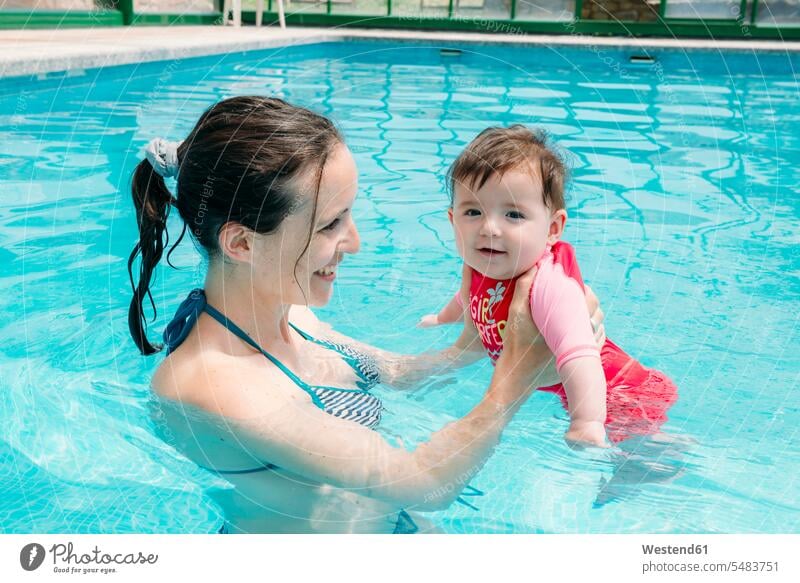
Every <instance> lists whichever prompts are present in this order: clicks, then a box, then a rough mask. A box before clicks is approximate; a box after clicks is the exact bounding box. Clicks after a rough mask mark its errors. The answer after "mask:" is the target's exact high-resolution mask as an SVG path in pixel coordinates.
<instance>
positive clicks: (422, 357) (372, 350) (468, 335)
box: [309, 265, 486, 389]
mask: <svg viewBox="0 0 800 583" xmlns="http://www.w3.org/2000/svg"><path fill="white" fill-rule="evenodd" d="M471 277H472V272H471V270H470V268H469V267H468V266H467V265H464V266H463V268H462V278H461V289H460V290H459V294H460V295H461V299H462V305H467V298H468V297H469V282H470V281H471ZM309 312H310V310H309ZM315 326H316V328H317V331H318V334H320V335H321V336H322V337H324V338H327V339H329V340H332V341H334V342H338V343H340V344H347V345H349V346H352V347H353V348H356V349H357V350H360V351H361V352H364V353H365V354H368V355H369V356H371V357H372V358H373V359H374V360H375V362H376V363H377V364H378V368H379V370H380V372H381V380H382V382H383V383H384V384H387V385H390V386H393V387H395V388H402V389H405V388H413V387H416V386H418V385H419V383H420V382H421V381H424V380H425V379H426V378H428V377H430V376H431V375H434V374H441V373H444V372H447V371H448V370H451V369H454V368H461V367H463V366H467V365H469V364H472V363H474V362H476V361H477V360H479V359H481V358H484V357H485V356H486V352H485V350H484V348H483V344H482V343H481V339H480V336H478V331H477V329H476V328H475V324H474V323H473V322H472V319H471V318H469V317H464V328H463V329H462V331H461V334H460V335H459V337H458V339H457V340H456V341H455V342H454V343H453V344H452V345H451V346H448V347H447V348H445V349H443V350H433V351H429V352H423V353H420V354H400V353H396V352H391V351H388V350H383V349H380V348H376V347H374V346H370V345H368V344H364V343H362V342H359V341H358V340H354V339H353V338H350V337H348V336H345V335H344V334H341V333H339V332H337V331H335V330H334V329H333V328H332V327H331V326H330V325H328V324H326V323H323V322H320V321H319V320H316V323H315Z"/></svg>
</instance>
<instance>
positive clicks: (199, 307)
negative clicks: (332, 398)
mask: <svg viewBox="0 0 800 583" xmlns="http://www.w3.org/2000/svg"><path fill="white" fill-rule="evenodd" d="M200 312H206V313H207V314H208V315H209V316H211V317H212V318H214V319H215V320H216V321H217V322H219V323H220V324H222V325H223V326H225V328H227V329H228V330H229V331H231V332H233V334H235V335H236V336H238V337H239V338H240V339H241V340H244V341H245V342H247V344H249V345H250V346H252V347H253V348H255V349H256V350H258V351H259V352H260V353H261V354H263V355H264V356H265V357H266V358H267V360H269V361H270V362H271V363H272V364H274V365H275V366H277V367H278V368H279V369H280V370H281V372H283V373H284V374H285V375H286V376H287V377H289V378H290V379H291V380H292V381H293V382H294V383H295V384H296V385H297V386H298V387H300V388H301V389H303V390H304V391H305V392H306V393H308V395H309V396H310V397H311V400H312V401H313V402H314V404H315V405H316V406H317V407H319V408H320V409H324V408H325V407H324V406H323V404H322V401H321V400H320V398H319V397H318V396H317V394H316V393H315V392H314V391H313V390H311V388H310V387H309V386H308V385H307V384H306V383H305V382H303V380H302V379H301V378H300V377H298V376H297V375H296V374H294V373H293V372H292V371H291V370H289V369H288V368H287V367H286V366H284V364H283V363H282V362H281V361H280V360H278V359H277V358H275V357H274V356H272V355H271V354H270V353H269V352H267V351H266V350H264V349H263V348H261V347H260V346H259V345H258V344H256V342H255V341H254V340H253V339H252V338H250V336H248V335H247V333H246V332H245V331H244V330H242V329H241V328H239V326H237V325H236V324H234V323H233V322H231V321H230V320H229V319H228V317H227V316H226V315H225V314H223V313H222V312H220V311H219V310H217V309H215V308H214V307H212V306H210V305H208V302H207V301H206V294H205V292H204V291H203V290H202V289H199V288H198V289H195V290H192V292H191V293H190V294H189V297H187V298H186V299H185V300H184V301H183V303H181V305H180V306H179V307H178V311H177V312H176V313H175V317H174V318H173V319H172V321H171V322H170V323H169V325H168V326H167V328H166V330H164V343H165V344H166V345H167V354H169V353H170V352H172V351H173V350H175V349H176V348H177V347H178V346H179V345H180V343H181V342H183V341H184V340H185V339H186V337H187V336H188V335H189V332H191V331H192V328H193V327H194V325H195V323H196V322H197V319H198V318H199V317H200Z"/></svg>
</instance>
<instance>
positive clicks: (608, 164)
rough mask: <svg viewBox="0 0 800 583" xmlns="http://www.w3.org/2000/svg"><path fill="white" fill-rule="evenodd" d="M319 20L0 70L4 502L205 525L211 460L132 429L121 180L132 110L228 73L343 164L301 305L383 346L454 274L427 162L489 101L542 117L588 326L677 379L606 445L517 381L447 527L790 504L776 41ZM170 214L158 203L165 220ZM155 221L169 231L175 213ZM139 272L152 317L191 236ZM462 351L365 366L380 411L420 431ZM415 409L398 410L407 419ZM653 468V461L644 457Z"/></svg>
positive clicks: (568, 523) (616, 522)
mask: <svg viewBox="0 0 800 583" xmlns="http://www.w3.org/2000/svg"><path fill="white" fill-rule="evenodd" d="M440 48H441V47H440V46H430V44H426V43H423V42H419V43H405V44H388V43H381V42H360V43H355V42H341V43H329V44H317V45H309V46H304V47H295V48H286V49H271V50H269V51H259V52H250V53H239V54H230V55H227V56H224V57H207V58H200V59H190V60H183V61H169V62H160V63H151V64H144V65H139V66H125V67H116V68H111V69H106V70H104V71H94V70H92V71H83V72H77V73H73V74H71V75H68V76H64V75H54V76H47V78H44V79H39V80H32V79H21V80H20V79H17V80H7V81H3V82H0V128H2V129H0V131H2V140H0V148H2V153H0V162H1V163H2V170H0V188H1V189H2V190H1V192H2V197H0V261H2V265H3V271H2V275H0V291H1V292H2V293H0V306H2V313H3V317H2V320H0V321H1V322H2V326H0V334H1V336H0V388H1V389H2V391H0V421H1V422H0V428H1V429H0V432H1V433H0V475H2V476H3V477H4V479H3V480H2V481H0V531H2V532H6V533H11V532H13V533H22V532H75V533H87V532H146V533H149V532H165V533H167V532H212V531H214V530H216V528H217V527H218V524H219V509H218V508H217V507H215V505H214V504H213V503H212V502H211V501H210V499H209V498H208V497H207V496H206V495H205V494H204V488H206V487H208V486H210V485H214V484H216V485H224V484H221V483H220V481H219V479H218V478H215V477H213V476H210V475H208V474H206V473H205V472H203V471H201V470H199V469H198V468H196V467H195V466H194V465H193V464H192V463H190V462H188V461H187V460H185V459H183V458H182V457H181V456H180V455H178V454H176V453H175V452H174V451H172V450H171V449H170V448H168V447H167V446H166V445H164V444H163V443H162V442H160V441H159V440H158V439H157V438H156V437H155V436H154V434H153V431H152V429H151V426H150V422H149V421H148V414H147V398H148V388H147V384H148V381H149V377H150V374H151V372H152V371H153V369H154V368H155V366H156V365H157V362H158V357H156V358H152V359H145V358H142V357H139V356H138V353H137V351H136V349H135V347H134V345H133V343H132V342H131V340H130V338H129V336H128V331H127V306H128V302H129V299H130V287H129V283H128V280H127V273H126V270H125V261H126V260H127V257H128V254H129V253H130V250H131V248H132V246H133V244H134V242H135V239H136V232H135V221H134V218H133V209H132V205H131V203H130V194H129V188H128V181H129V177H130V173H131V172H132V170H133V167H134V166H135V164H136V162H137V161H138V156H139V151H140V148H141V147H142V146H143V145H144V144H145V143H146V142H147V141H148V140H150V139H151V138H152V137H154V136H157V135H161V136H163V137H166V138H169V139H181V138H183V137H184V136H185V135H186V134H187V133H188V131H189V129H190V128H191V126H192V124H193V123H194V121H195V120H196V119H197V116H198V114H199V113H200V112H201V111H202V110H203V109H205V108H206V107H207V106H208V105H210V104H211V103H213V102H214V101H216V100H218V99H220V98H223V97H228V96H232V95H236V94H244V93H264V94H276V95H279V96H283V97H285V98H287V99H290V100H292V101H295V102H297V103H299V104H303V105H307V106H310V107H312V108H313V109H316V110H317V111H320V112H322V113H324V114H327V115H330V116H332V117H333V118H334V119H336V120H337V121H338V122H339V124H340V125H341V127H342V129H343V131H344V133H345V135H346V138H347V140H348V143H349V145H350V147H351V149H352V150H353V151H354V153H355V156H356V159H357V162H358V166H359V170H360V183H361V194H360V198H359V201H358V204H357V208H356V209H355V215H356V219H357V223H358V225H359V228H360V231H361V235H362V239H363V244H362V251H361V253H360V254H359V255H357V256H355V257H352V258H349V259H348V260H347V261H346V265H345V266H344V267H343V269H342V270H341V273H340V276H339V280H338V282H337V287H336V289H335V296H334V300H333V302H332V303H331V305H330V306H329V307H327V308H326V309H325V310H324V311H323V313H324V315H325V317H326V318H328V319H329V320H330V321H332V322H333V323H334V325H336V326H337V327H338V328H340V329H341V330H342V331H343V332H345V333H348V334H351V335H353V336H355V337H358V338H360V339H363V340H365V341H368V342H372V343H374V344H377V345H379V346H383V347H386V348H390V349H393V350H398V351H412V352H416V351H418V350H420V349H422V348H425V347H438V346H442V345H443V344H444V343H445V342H447V341H449V340H452V339H453V338H454V337H455V336H456V334H457V330H456V329H454V328H452V327H451V328H440V329H435V330H426V331H418V330H415V329H414V324H415V323H416V321H417V319H418V318H419V316H420V315H422V314H424V313H428V312H431V311H433V310H435V309H436V308H437V307H439V306H440V305H441V304H442V303H443V302H444V301H446V299H447V298H449V297H450V295H451V294H452V293H453V291H454V290H455V289H456V287H457V285H458V284H457V275H458V273H459V264H458V260H457V257H456V255H455V251H454V245H453V237H452V235H451V230H450V227H449V224H448V221H447V217H446V214H445V207H446V202H447V199H446V196H445V194H444V180H443V176H444V172H445V169H446V168H447V166H448V165H449V163H450V162H451V161H452V160H453V158H454V157H455V155H456V154H457V152H458V151H459V150H460V148H461V147H463V145H464V144H465V143H466V142H468V141H469V140H470V139H471V138H472V137H473V136H474V135H475V134H476V133H477V132H478V131H480V130H481V129H483V128H484V127H485V126H487V125H489V124H510V123H513V122H522V123H531V124H537V125H541V126H544V127H545V128H547V129H548V130H549V131H550V132H551V133H552V135H553V136H554V137H555V138H556V139H557V140H558V142H559V143H560V145H561V146H562V147H563V148H564V149H565V150H566V151H567V152H568V155H569V159H570V161H571V164H572V167H573V168H574V181H573V185H572V188H571V190H570V193H569V213H570V216H571V221H570V222H569V224H568V226H567V232H566V239H567V240H569V241H570V242H572V243H573V244H574V245H575V246H576V249H577V252H578V256H579V258H580V260H581V265H582V270H583V274H584V277H585V278H586V280H587V281H588V282H589V283H590V284H591V285H592V286H593V288H594V289H595V290H596V291H597V293H598V295H599V296H600V297H601V299H602V302H603V308H604V310H605V312H606V314H607V331H608V334H609V336H610V337H611V338H613V339H614V340H615V341H617V342H618V343H619V344H620V345H621V346H623V347H624V348H625V349H626V350H627V351H628V352H630V353H631V354H632V355H634V356H637V357H638V358H639V359H640V360H641V361H642V362H643V363H644V364H646V365H648V366H654V367H657V368H659V369H661V370H664V371H665V372H667V373H668V374H669V375H671V376H672V378H673V379H674V380H675V381H676V383H677V384H678V386H679V389H680V398H679V401H678V403H677V404H676V405H675V406H674V407H673V408H672V410H671V412H670V420H669V422H668V423H667V424H666V425H665V427H664V430H665V432H666V433H668V434H670V435H671V436H672V437H673V438H674V443H672V444H670V445H668V446H652V447H648V448H647V449H646V450H645V451H640V452H638V453H637V454H636V456H635V459H633V461H632V462H630V463H628V464H625V465H624V466H621V465H620V464H618V463H614V462H613V460H610V459H609V458H599V457H598V456H593V455H589V454H580V455H579V454H575V453H573V452H572V451H570V450H569V449H568V448H567V447H566V446H565V445H564V444H563V441H562V439H561V435H562V433H563V431H564V430H565V428H566V424H565V419H566V416H565V413H564V412H563V410H562V409H561V407H560V405H559V404H558V402H557V399H556V398H555V397H554V396H553V395H548V394H537V395H535V396H534V397H533V398H532V399H531V400H530V401H529V403H528V404H526V406H525V407H524V409H523V411H522V413H521V414H520V415H518V417H517V418H516V419H515V420H514V422H513V423H512V425H511V426H510V427H509V429H508V430H507V432H506V434H505V435H504V438H503V444H502V446H501V447H500V448H499V449H498V451H497V454H496V455H495V456H494V457H493V458H492V459H491V460H490V461H489V463H488V464H487V465H486V467H485V468H484V469H483V470H482V471H481V472H480V474H479V475H478V476H477V477H476V479H475V480H474V481H473V482H472V485H473V486H474V487H476V488H478V489H479V490H480V491H482V492H483V493H484V495H483V496H478V497H470V498H468V500H469V502H470V503H471V504H472V505H473V506H475V508H476V509H473V508H469V507H467V506H461V505H455V506H453V507H452V508H450V509H448V510H446V511H443V512H438V513H435V514H433V515H431V516H432V519H433V521H434V522H435V523H436V524H437V525H439V526H440V527H441V528H442V529H443V530H445V531H447V532H459V533H460V532H471V533H474V532H609V533H617V532H620V533H621V532H684V533H694V532H712V533H718V532H719V533H724V532H781V533H789V532H792V533H795V532H798V530H800V487H798V483H797V476H798V474H800V445H799V444H798V433H797V428H798V427H800V412H799V411H798V400H797V390H796V388H797V381H798V371H799V370H800V367H798V357H797V354H798V350H799V349H800V341H799V339H798V332H797V330H798V315H797V314H798V312H800V310H798V308H800V302H799V301H798V300H800V255H798V252H797V245H798V236H797V233H798V228H800V219H799V218H798V217H800V201H798V199H797V196H796V184H798V183H800V170H799V169H798V168H800V137H798V136H800V131H798V130H800V108H798V107H797V103H798V95H799V94H800V91H799V89H800V86H798V80H797V77H796V71H797V69H798V65H800V58H798V56H790V55H787V54H755V53H734V52H731V53H714V52H702V51H693V52H681V51H674V50H651V51H649V55H650V56H651V57H653V58H654V59H655V61H654V62H653V63H647V62H644V63H642V62H641V61H639V62H634V63H632V62H631V60H630V57H631V56H632V55H634V54H639V53H641V51H633V52H632V51H631V50H627V49H615V48H592V47H587V48H559V47H553V48H541V47H540V48H522V47H501V46H480V45H456V46H453V47H448V48H456V49H460V51H446V52H445V53H442V52H441V51H440ZM175 224H176V225H177V223H175ZM176 234H177V232H176ZM173 263H175V264H176V265H178V266H180V267H181V269H180V270H178V271H174V270H169V271H167V270H162V271H160V272H159V274H158V279H157V281H156V285H155V287H154V294H155V298H156V301H157V304H158V307H159V313H158V318H157V323H156V324H155V325H154V326H153V327H152V330H154V331H156V330H160V329H162V328H163V326H164V324H165V323H166V321H167V320H168V318H169V317H170V316H171V314H172V311H173V310H174V309H175V307H176V306H177V304H178V303H179V302H180V300H181V299H182V298H183V297H184V295H185V294H186V292H188V290H190V289H192V288H193V287H196V285H197V284H198V282H199V277H200V273H201V271H202V264H201V260H200V258H199V256H198V254H197V253H196V251H195V250H194V248H193V247H192V245H190V244H188V243H186V244H183V245H182V246H181V247H180V248H179V249H178V251H176V253H175V254H174V255H173ZM490 375H491V366H490V365H489V363H488V362H484V363H481V364H478V365H475V366H473V367H471V368H470V369H468V370H466V371H463V372H462V373H460V374H459V375H458V376H457V377H456V376H443V377H441V378H437V379H433V380H432V381H431V382H430V383H429V384H428V385H427V386H425V387H422V388H421V389H420V391H418V392H416V393H414V394H413V395H412V396H411V397H408V396H407V395H404V394H393V393H392V392H391V391H390V390H388V389H380V390H379V392H380V395H381V396H382V397H383V398H385V399H386V404H387V408H388V411H387V414H386V415H385V420H384V423H383V428H382V431H384V432H386V434H387V435H389V436H394V435H402V437H403V439H404V440H405V441H406V443H407V444H408V443H414V442H415V440H416V441H418V440H422V439H424V438H425V437H426V436H427V435H428V434H429V433H430V432H431V431H432V430H435V429H437V428H439V427H440V426H441V425H443V424H444V423H446V422H447V421H449V420H451V419H453V418H454V417H455V416H458V415H461V414H464V413H465V412H466V411H467V410H468V409H470V408H471V406H472V405H473V404H474V403H475V402H476V401H477V400H478V399H479V397H480V396H481V394H482V391H483V389H484V388H485V386H486V384H487V382H488V379H489V377H490ZM409 420H411V421H409ZM643 468H648V469H649V471H647V472H645V471H643Z"/></svg>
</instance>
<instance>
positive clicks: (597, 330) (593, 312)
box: [583, 285, 606, 349]
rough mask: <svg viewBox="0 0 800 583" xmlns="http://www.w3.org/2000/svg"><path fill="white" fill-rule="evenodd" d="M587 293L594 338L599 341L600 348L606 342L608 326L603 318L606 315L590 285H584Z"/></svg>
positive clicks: (587, 305) (587, 304)
mask: <svg viewBox="0 0 800 583" xmlns="http://www.w3.org/2000/svg"><path fill="white" fill-rule="evenodd" d="M583 289H584V292H585V294H586V307H587V308H589V320H590V322H591V323H592V330H594V340H595V342H597V347H598V348H601V349H602V348H603V344H605V343H606V327H605V326H604V325H603V320H605V318H606V316H605V314H604V313H603V310H602V309H601V308H600V300H598V299H597V296H596V295H595V293H594V291H592V288H590V287H589V286H588V285H584V286H583Z"/></svg>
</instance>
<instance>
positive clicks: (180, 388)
mask: <svg viewBox="0 0 800 583" xmlns="http://www.w3.org/2000/svg"><path fill="white" fill-rule="evenodd" d="M151 388H152V390H153V392H154V393H155V394H156V395H158V397H160V398H161V399H168V400H170V401H173V402H176V403H183V404H186V405H191V406H193V407H195V408H197V409H200V410H202V411H205V412H207V413H212V414H215V415H220V416H222V417H228V418H247V417H250V416H252V415H253V413H254V412H255V411H257V412H258V413H259V414H260V415H268V414H269V412H270V411H273V410H275V411H277V410H279V409H281V408H282V407H284V406H285V405H286V404H288V403H290V402H297V401H298V400H300V401H302V400H309V402H310V399H309V398H308V396H307V395H306V394H305V393H303V392H302V391H298V390H297V388H296V387H295V386H294V385H293V384H292V383H291V381H290V380H289V379H288V378H287V377H286V375H285V374H283V373H281V372H280V371H279V370H278V369H277V368H275V367H274V366H273V365H271V363H269V362H267V361H266V360H265V359H264V358H263V357H261V355H253V356H252V357H242V356H232V355H230V354H225V353H223V352H220V351H215V350H204V351H200V352H192V353H183V354H181V353H175V354H173V355H171V356H169V357H168V358H167V359H166V360H164V362H162V363H161V365H160V366H159V367H158V369H157V370H156V372H155V374H154V375H153V378H152V381H151Z"/></svg>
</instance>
